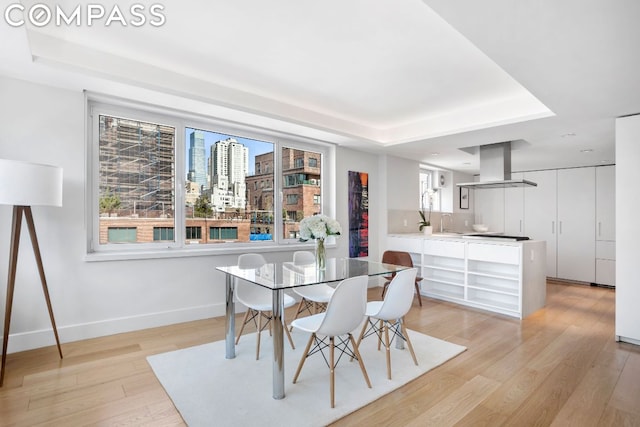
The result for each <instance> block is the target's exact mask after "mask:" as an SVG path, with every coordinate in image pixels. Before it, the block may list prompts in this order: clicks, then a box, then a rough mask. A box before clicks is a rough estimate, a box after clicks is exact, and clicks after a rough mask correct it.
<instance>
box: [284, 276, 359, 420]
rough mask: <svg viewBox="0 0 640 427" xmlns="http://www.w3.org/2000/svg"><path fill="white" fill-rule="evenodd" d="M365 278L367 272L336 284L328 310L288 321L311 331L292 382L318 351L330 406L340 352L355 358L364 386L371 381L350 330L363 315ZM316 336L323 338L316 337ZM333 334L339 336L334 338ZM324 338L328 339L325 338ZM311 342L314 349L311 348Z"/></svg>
mask: <svg viewBox="0 0 640 427" xmlns="http://www.w3.org/2000/svg"><path fill="white" fill-rule="evenodd" d="M368 282H369V278H368V277H367V276H357V277H352V278H349V279H345V280H343V281H342V282H340V283H339V284H338V286H337V287H336V290H335V292H334V293H333V296H332V297H331V300H329V304H328V305H327V311H325V312H324V313H319V314H314V315H313V316H308V317H303V318H301V319H296V320H294V321H293V322H292V323H291V325H292V326H293V327H295V328H297V329H300V330H302V331H305V332H309V333H311V336H310V337H309V341H308V342H307V347H306V349H305V351H304V354H303V355H302V358H301V359H300V363H299V364H298V369H297V370H296V373H295V375H294V376H293V383H294V384H295V383H296V381H297V380H298V376H299V375H300V371H301V370H302V366H303V365H304V361H305V360H306V359H307V357H309V356H311V355H312V354H315V353H317V352H322V355H323V357H324V358H325V361H326V362H327V365H328V366H329V378H330V380H329V390H330V395H331V407H332V408H333V407H335V367H336V364H337V361H339V360H340V359H341V356H342V354H349V355H351V357H352V358H356V359H357V360H358V364H359V365H360V370H361V371H362V375H363V377H364V380H365V382H366V383H367V386H368V387H369V388H371V381H369V375H368V374H367V370H366V369H365V367H364V362H363V361H362V356H361V355H360V352H359V351H358V346H357V344H356V342H355V340H354V338H353V335H352V334H351V332H352V331H353V330H354V329H355V328H357V327H358V325H359V324H360V323H361V322H362V320H363V319H364V313H365V309H366V305H367V284H368ZM344 335H347V336H348V338H347V339H343V338H342V337H341V336H344ZM319 336H321V337H322V338H319ZM335 337H339V338H338V339H335ZM327 339H328V341H329V342H328V343H327V342H326V341H325V340H327ZM314 342H315V346H314V349H313V350H311V346H312V344H313V343H314ZM326 348H328V349H329V355H328V357H327V356H326V355H325V354H324V349H326ZM336 349H337V350H338V351H340V352H341V354H340V356H338V358H337V359H336V358H335V356H334V352H335V350H336Z"/></svg>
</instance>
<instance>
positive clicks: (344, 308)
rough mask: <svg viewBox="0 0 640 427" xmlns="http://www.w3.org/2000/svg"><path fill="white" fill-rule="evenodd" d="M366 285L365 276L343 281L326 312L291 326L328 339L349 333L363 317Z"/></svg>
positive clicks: (304, 318) (297, 321)
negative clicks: (328, 337)
mask: <svg viewBox="0 0 640 427" xmlns="http://www.w3.org/2000/svg"><path fill="white" fill-rule="evenodd" d="M368 283H369V278H368V277H367V276H357V277H351V278H349V279H345V280H343V281H342V282H340V284H338V286H337V287H336V289H335V291H334V293H333V296H332V297H331V300H329V305H328V306H327V311H326V312H324V313H320V314H315V315H313V316H309V317H303V318H300V319H296V320H294V321H293V323H292V324H291V325H292V326H293V327H295V328H298V329H301V330H303V331H306V332H311V333H316V334H317V335H325V336H330V337H334V336H339V335H344V334H348V333H350V332H351V331H353V330H354V329H355V328H357V327H358V325H360V323H361V322H362V320H363V319H364V317H365V315H364V313H365V309H366V305H367V284H368Z"/></svg>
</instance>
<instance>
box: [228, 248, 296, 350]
mask: <svg viewBox="0 0 640 427" xmlns="http://www.w3.org/2000/svg"><path fill="white" fill-rule="evenodd" d="M266 263H267V262H266V260H265V259H264V257H263V256H262V255H260V254H253V253H249V254H242V255H240V256H239V257H238V267H239V268H241V269H254V268H260V267H262V266H263V265H265V264H266ZM272 293H273V292H272V291H270V290H269V289H267V288H263V287H262V286H258V285H254V284H251V283H246V282H244V281H238V284H237V286H236V299H237V300H238V302H240V303H242V304H244V305H245V306H246V307H247V312H246V313H245V315H244V319H243V321H242V326H241V327H240V332H238V337H237V339H236V345H238V343H239V342H240V337H241V336H242V331H244V327H245V326H246V325H247V323H249V322H253V323H254V324H255V325H256V335H257V340H258V342H257V346H256V360H258V359H259V358H260V335H261V333H262V331H263V330H264V329H265V328H267V327H268V326H270V325H271V320H272V319H273V313H272V309H273V295H272ZM295 303H296V301H295V299H293V297H291V296H289V295H287V294H284V308H288V307H291V306H293V305H295ZM263 320H265V322H264V324H263V322H262V321H263ZM283 328H284V330H285V332H286V333H287V338H289V343H290V344H291V348H293V349H295V346H294V345H293V340H292V339H291V334H289V329H288V328H287V327H286V326H284V327H283Z"/></svg>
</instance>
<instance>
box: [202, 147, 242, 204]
mask: <svg viewBox="0 0 640 427" xmlns="http://www.w3.org/2000/svg"><path fill="white" fill-rule="evenodd" d="M248 172H249V150H248V149H247V147H245V146H244V145H242V144H240V143H238V141H237V140H235V139H234V138H227V139H226V140H224V141H218V142H216V143H215V144H214V145H212V146H211V204H212V206H213V209H214V210H215V211H218V212H224V211H225V210H227V209H244V208H245V205H246V203H247V199H246V182H245V178H246V176H247V173H248Z"/></svg>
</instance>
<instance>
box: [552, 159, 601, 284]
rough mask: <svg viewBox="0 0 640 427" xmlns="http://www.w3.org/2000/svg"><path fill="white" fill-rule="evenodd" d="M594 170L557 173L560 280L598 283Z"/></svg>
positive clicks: (582, 169) (577, 169) (558, 275)
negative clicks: (596, 281) (596, 280)
mask: <svg viewBox="0 0 640 427" xmlns="http://www.w3.org/2000/svg"><path fill="white" fill-rule="evenodd" d="M595 180H596V172H595V168H593V167H589V168H575V169H559V170H558V201H557V205H558V217H557V221H558V226H557V231H558V232H557V253H558V259H557V276H556V277H560V278H563V279H568V280H577V281H581V282H589V283H591V282H595V279H596V277H595V275H596V236H595V227H594V225H595V223H596V185H595V184H596V183H595Z"/></svg>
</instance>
